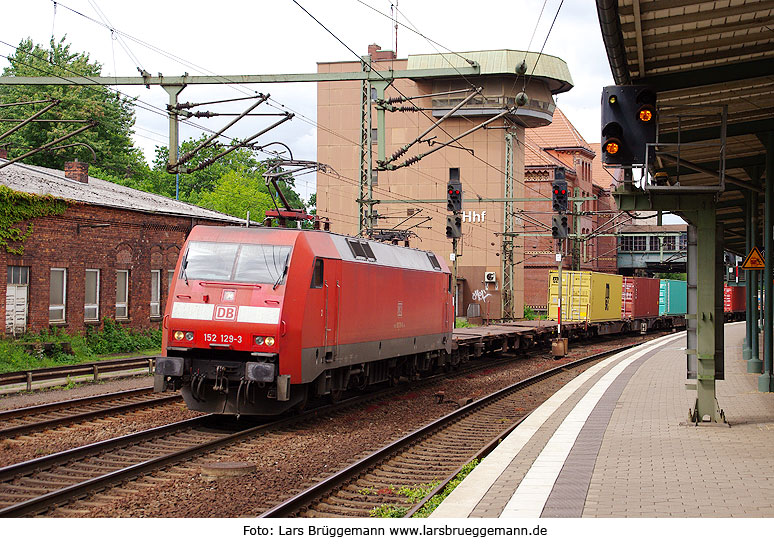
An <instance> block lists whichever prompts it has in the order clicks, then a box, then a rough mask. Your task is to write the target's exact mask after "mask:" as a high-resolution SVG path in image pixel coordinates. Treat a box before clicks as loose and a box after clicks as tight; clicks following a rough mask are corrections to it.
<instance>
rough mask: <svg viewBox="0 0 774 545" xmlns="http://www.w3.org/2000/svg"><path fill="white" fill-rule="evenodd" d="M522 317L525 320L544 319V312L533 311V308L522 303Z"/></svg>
mask: <svg viewBox="0 0 774 545" xmlns="http://www.w3.org/2000/svg"><path fill="white" fill-rule="evenodd" d="M524 319H525V320H545V319H546V316H545V314H540V313H539V312H535V309H533V308H532V307H529V306H527V305H524Z"/></svg>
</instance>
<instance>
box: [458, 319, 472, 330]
mask: <svg viewBox="0 0 774 545" xmlns="http://www.w3.org/2000/svg"><path fill="white" fill-rule="evenodd" d="M454 327H456V328H461V327H476V326H474V325H473V324H471V323H470V322H468V321H467V320H466V319H465V318H456V319H455V320H454Z"/></svg>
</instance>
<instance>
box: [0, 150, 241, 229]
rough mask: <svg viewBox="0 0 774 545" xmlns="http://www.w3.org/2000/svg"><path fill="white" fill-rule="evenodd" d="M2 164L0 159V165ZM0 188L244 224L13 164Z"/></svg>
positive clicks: (0, 177)
mask: <svg viewBox="0 0 774 545" xmlns="http://www.w3.org/2000/svg"><path fill="white" fill-rule="evenodd" d="M4 162H6V161H4V160H2V159H0V164H1V163H4ZM0 184H2V185H4V186H6V187H9V188H10V189H13V190H15V191H23V192H25V193H34V194H37V195H51V196H53V197H60V198H63V199H68V200H71V201H76V202H82V203H86V204H93V205H97V206H107V207H110V208H122V209H125V210H135V211H138V212H148V213H151V214H163V215H170V216H185V217H192V218H201V219H210V220H217V221H224V222H229V223H243V222H244V220H243V219H240V218H235V217H233V216H228V215H226V214H221V213H220V212H215V211H214V210H208V209H206V208H201V207H199V206H194V205H192V204H188V203H185V202H180V201H176V200H174V199H169V198H167V197H162V196H161V195H156V194H154V193H146V192H145V191H140V190H138V189H133V188H130V187H126V186H122V185H119V184H114V183H112V182H106V181H105V180H100V179H99V178H94V177H93V176H89V182H88V183H81V182H77V181H75V180H71V179H70V178H66V177H65V175H64V172H63V171H61V170H54V169H50V168H44V167H38V166H32V165H23V164H20V163H14V164H12V165H9V166H7V167H5V168H2V169H0Z"/></svg>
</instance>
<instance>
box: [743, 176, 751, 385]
mask: <svg viewBox="0 0 774 545" xmlns="http://www.w3.org/2000/svg"><path fill="white" fill-rule="evenodd" d="M752 193H753V192H752V191H744V223H745V232H744V235H745V237H744V239H745V240H744V248H745V255H750V252H751V251H752ZM751 273H752V271H745V274H744V277H745V278H744V283H745V286H746V289H745V293H746V296H747V299H746V304H745V312H744V323H745V328H746V329H745V335H744V344H743V345H742V359H743V360H745V361H748V362H749V360H750V357H751V356H750V354H751V353H752V349H751V348H750V345H751V343H752V335H753V325H752V322H751V321H750V314H751V313H752V289H750V286H751V284H750V274H751ZM748 366H749V364H748ZM748 372H749V367H748Z"/></svg>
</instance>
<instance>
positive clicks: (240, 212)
mask: <svg viewBox="0 0 774 545" xmlns="http://www.w3.org/2000/svg"><path fill="white" fill-rule="evenodd" d="M196 204H198V205H199V206H202V207H204V208H209V209H210V210H217V211H218V212H222V213H224V214H228V215H230V216H235V217H237V218H246V217H247V212H250V219H251V220H253V221H257V222H260V221H262V220H263V217H264V213H265V212H266V210H268V209H270V208H274V203H273V202H272V200H271V197H270V196H269V195H268V194H267V193H266V187H265V186H262V185H261V184H260V183H259V182H258V180H257V179H256V177H255V176H254V175H253V174H252V173H248V172H245V171H234V170H231V171H229V172H227V173H225V174H224V175H223V176H222V177H221V178H220V179H219V180H218V181H217V184H216V186H215V188H214V189H213V190H212V191H207V192H205V193H204V194H203V195H202V197H201V199H200V200H199V202H197V203H196Z"/></svg>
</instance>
